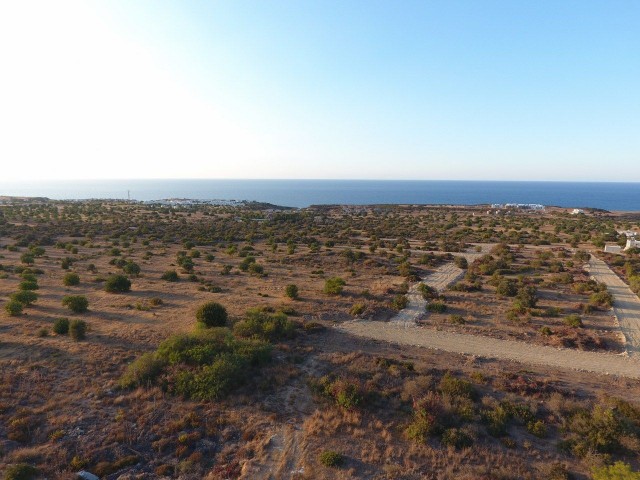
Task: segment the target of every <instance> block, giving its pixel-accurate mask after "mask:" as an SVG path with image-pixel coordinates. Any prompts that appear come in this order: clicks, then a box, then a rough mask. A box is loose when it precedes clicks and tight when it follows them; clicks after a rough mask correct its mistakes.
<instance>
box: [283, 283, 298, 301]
mask: <svg viewBox="0 0 640 480" xmlns="http://www.w3.org/2000/svg"><path fill="white" fill-rule="evenodd" d="M284 294H285V295H286V296H287V297H289V298H290V299H292V300H297V299H298V286H297V285H294V284H289V285H287V286H286V287H284Z"/></svg>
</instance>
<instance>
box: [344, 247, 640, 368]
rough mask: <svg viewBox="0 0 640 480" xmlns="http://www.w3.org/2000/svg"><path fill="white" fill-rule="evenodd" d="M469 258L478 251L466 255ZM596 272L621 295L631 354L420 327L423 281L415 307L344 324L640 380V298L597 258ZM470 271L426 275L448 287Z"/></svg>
mask: <svg viewBox="0 0 640 480" xmlns="http://www.w3.org/2000/svg"><path fill="white" fill-rule="evenodd" d="M462 255H464V256H465V257H471V258H467V259H468V260H469V261H472V260H473V257H475V256H478V255H481V254H478V253H474V254H470V253H465V254H462ZM590 271H591V274H592V275H593V276H594V277H595V278H596V279H597V280H598V281H601V282H605V283H606V284H607V287H608V288H609V290H610V291H611V293H612V295H613V296H614V299H615V305H616V306H615V308H614V311H615V314H616V316H617V317H618V321H619V322H620V325H621V329H622V331H623V333H624V335H625V337H626V339H627V345H628V351H629V353H630V354H631V357H629V356H623V355H615V354H608V353H596V352H584V351H580V350H572V349H558V348H553V347H546V346H541V345H531V344H528V343H525V342H520V341H515V340H500V339H495V338H489V337H483V336H477V335H467V334H460V333H453V332H443V331H438V330H432V329H429V328H424V327H418V326H417V325H416V320H418V319H419V318H420V317H421V316H422V315H423V314H424V308H425V305H426V301H425V300H424V299H423V298H422V296H421V295H420V294H419V293H418V291H417V284H415V285H413V286H412V287H411V289H410V290H409V293H408V295H407V296H408V298H409V305H408V306H407V308H405V309H404V310H402V311H400V312H399V313H398V314H397V315H396V316H395V317H394V318H392V319H391V320H390V321H389V323H381V322H372V321H366V320H355V321H351V322H346V323H343V324H342V325H340V326H339V327H338V328H340V329H341V330H343V331H346V332H348V333H350V334H352V335H356V336H359V337H367V338H371V339H374V340H382V341H387V342H393V343H398V344H403V345H413V346H419V347H425V348H431V349H435V350H444V351H447V352H453V353H461V354H467V355H476V356H480V357H487V358H497V359H501V360H510V361H515V362H519V363H525V364H531V365H545V366H549V367H557V368H564V369H573V370H580V371H587V372H594V373H599V374H611V375H617V376H621V377H627V378H640V361H639V359H640V350H639V346H640V299H638V297H637V296H636V295H634V294H633V292H631V290H630V289H629V287H627V286H626V284H625V283H624V282H623V281H622V280H620V278H618V276H617V275H615V273H613V272H612V271H611V270H610V269H609V268H608V267H607V266H606V264H605V263H604V262H602V261H601V260H598V259H593V260H592V261H591V265H590ZM463 274H464V271H463V270H461V269H459V268H458V267H456V266H455V265H454V264H453V263H447V264H445V265H442V266H441V267H440V268H438V269H437V270H436V271H435V272H434V273H432V274H431V275H428V276H427V277H425V278H424V282H425V283H426V284H428V285H430V286H432V287H434V288H435V289H437V290H439V291H441V290H444V289H445V288H446V287H447V286H448V285H449V284H451V283H453V282H455V281H456V280H458V279H459V278H460V277H461V276H462V275H463Z"/></svg>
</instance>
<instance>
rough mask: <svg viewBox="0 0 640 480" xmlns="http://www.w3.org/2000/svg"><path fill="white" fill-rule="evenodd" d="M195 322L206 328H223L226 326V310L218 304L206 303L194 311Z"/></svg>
mask: <svg viewBox="0 0 640 480" xmlns="http://www.w3.org/2000/svg"><path fill="white" fill-rule="evenodd" d="M196 320H197V321H198V323H199V324H201V326H203V327H206V328H211V327H224V326H225V325H226V324H227V320H228V314H227V309H226V308H224V307H223V306H222V305H221V304H219V303H218V302H207V303H205V304H204V305H201V306H200V308H198V310H197V311H196Z"/></svg>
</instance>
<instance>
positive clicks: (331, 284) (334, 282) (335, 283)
mask: <svg viewBox="0 0 640 480" xmlns="http://www.w3.org/2000/svg"><path fill="white" fill-rule="evenodd" d="M346 284H347V282H345V281H344V280H343V279H342V278H340V277H332V278H328V279H327V280H325V282H324V293H326V294H328V295H340V294H341V293H342V290H343V289H344V286H345V285H346Z"/></svg>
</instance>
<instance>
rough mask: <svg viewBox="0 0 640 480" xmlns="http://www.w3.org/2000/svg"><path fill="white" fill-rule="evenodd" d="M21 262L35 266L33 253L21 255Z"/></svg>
mask: <svg viewBox="0 0 640 480" xmlns="http://www.w3.org/2000/svg"><path fill="white" fill-rule="evenodd" d="M20 261H21V262H22V263H24V264H27V265H33V262H34V261H35V260H34V258H33V255H32V254H31V253H23V254H22V255H20Z"/></svg>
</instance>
